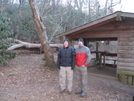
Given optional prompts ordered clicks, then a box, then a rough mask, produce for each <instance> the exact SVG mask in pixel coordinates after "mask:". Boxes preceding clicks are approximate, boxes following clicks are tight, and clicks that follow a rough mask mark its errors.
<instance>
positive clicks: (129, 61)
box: [117, 58, 134, 63]
mask: <svg viewBox="0 0 134 101" xmlns="http://www.w3.org/2000/svg"><path fill="white" fill-rule="evenodd" d="M117 61H118V62H124V63H126V62H127V63H133V62H134V59H132V58H118V60H117Z"/></svg>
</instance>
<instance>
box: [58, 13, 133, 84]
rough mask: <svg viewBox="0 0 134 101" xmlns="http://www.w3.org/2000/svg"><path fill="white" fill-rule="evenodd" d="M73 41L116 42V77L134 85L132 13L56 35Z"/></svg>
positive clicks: (103, 19) (120, 14) (90, 23)
mask: <svg viewBox="0 0 134 101" xmlns="http://www.w3.org/2000/svg"><path fill="white" fill-rule="evenodd" d="M56 37H63V38H64V39H65V38H68V39H70V40H71V44H72V45H73V41H74V40H77V39H78V38H83V39H84V41H85V42H88V41H101V40H116V41H118V50H117V70H116V71H117V72H116V77H117V78H118V79H119V81H121V82H122V83H125V84H130V85H134V13H127V12H120V11H117V12H115V13H113V14H110V15H107V16H105V17H102V18H100V19H97V20H95V21H92V22H89V23H87V24H84V25H82V26H79V27H76V28H74V29H72V30H69V31H67V32H64V33H62V34H59V35H56Z"/></svg>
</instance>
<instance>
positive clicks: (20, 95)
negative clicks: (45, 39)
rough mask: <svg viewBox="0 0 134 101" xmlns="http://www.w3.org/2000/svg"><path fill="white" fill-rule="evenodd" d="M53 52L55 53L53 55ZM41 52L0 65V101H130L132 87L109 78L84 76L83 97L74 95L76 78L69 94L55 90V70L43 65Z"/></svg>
mask: <svg viewBox="0 0 134 101" xmlns="http://www.w3.org/2000/svg"><path fill="white" fill-rule="evenodd" d="M56 55H57V54H55V57H56ZM43 56H44V55H43V54H33V53H30V54H24V53H23V54H20V55H18V56H17V57H16V58H15V59H13V60H11V61H9V65H8V66H1V67H0V101H131V100H132V96H133V94H132V92H133V91H134V90H133V89H134V88H133V87H132V86H128V85H123V84H121V83H119V82H118V81H115V80H112V79H105V78H101V77H95V76H92V75H88V88H87V89H88V92H87V96H86V97H85V98H81V97H80V95H76V94H75V91H76V80H75V78H74V81H73V91H72V94H70V95H69V94H68V93H67V92H65V93H62V94H61V93H59V90H60V89H59V82H58V80H59V79H58V71H56V70H55V71H51V70H49V69H47V68H46V67H44V63H45V61H44V60H43Z"/></svg>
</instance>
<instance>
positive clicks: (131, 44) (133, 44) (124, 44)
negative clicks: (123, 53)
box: [118, 41, 134, 46]
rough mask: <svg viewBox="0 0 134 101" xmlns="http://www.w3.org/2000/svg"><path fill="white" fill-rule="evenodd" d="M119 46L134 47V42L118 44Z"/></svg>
mask: <svg viewBox="0 0 134 101" xmlns="http://www.w3.org/2000/svg"><path fill="white" fill-rule="evenodd" d="M118 46H134V42H130V41H128V42H126V41H125V42H124V41H123V42H118Z"/></svg>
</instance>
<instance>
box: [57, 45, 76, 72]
mask: <svg viewBox="0 0 134 101" xmlns="http://www.w3.org/2000/svg"><path fill="white" fill-rule="evenodd" d="M57 65H58V68H59V69H60V66H64V67H67V66H71V69H72V70H73V69H74V67H75V50H74V48H73V47H71V46H68V47H67V48H64V47H62V48H61V49H60V50H59V53H58V61H57Z"/></svg>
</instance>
